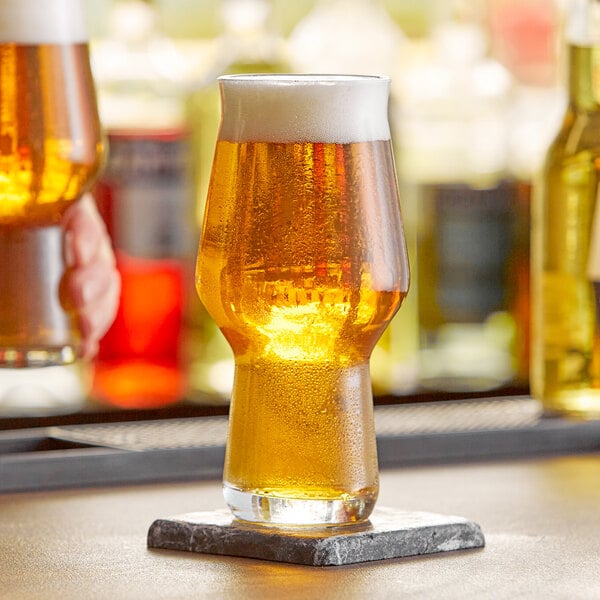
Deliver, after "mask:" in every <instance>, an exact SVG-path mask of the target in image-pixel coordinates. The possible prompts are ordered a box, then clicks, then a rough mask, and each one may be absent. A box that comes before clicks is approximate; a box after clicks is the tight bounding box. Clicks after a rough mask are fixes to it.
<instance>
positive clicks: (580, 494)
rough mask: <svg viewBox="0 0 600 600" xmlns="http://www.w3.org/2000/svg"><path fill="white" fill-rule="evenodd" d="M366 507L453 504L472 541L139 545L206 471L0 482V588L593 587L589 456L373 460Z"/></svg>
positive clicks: (415, 593)
mask: <svg viewBox="0 0 600 600" xmlns="http://www.w3.org/2000/svg"><path fill="white" fill-rule="evenodd" d="M379 505H380V506H390V507H395V508H401V509H406V510H419V511H430V512H437V513H445V514H452V515H461V516H464V517H467V518H469V519H472V520H474V521H476V522H477V523H479V524H480V525H481V527H482V529H483V532H484V534H485V536H486V543H487V545H486V547H485V548H484V549H481V550H469V551H461V552H455V553H446V554H437V555H429V556H425V557H416V558H410V559H399V560H389V561H381V562H373V563H366V564H360V565H351V566H345V567H326V568H319V567H302V566H295V565H289V564H281V563H273V562H266V561H258V560H252V559H239V558H228V557H217V556H206V555H190V554H186V553H177V552H171V551H164V550H149V549H147V548H146V533H147V530H148V527H149V526H150V524H151V523H152V521H153V520H154V519H155V518H157V517H164V516H169V515H176V514H181V513H186V512H193V511H198V510H211V509H214V508H221V507H222V506H223V501H222V497H221V490H220V483H219V482H218V481H209V482H197V483H186V484H181V483H178V484H172V485H170V484H161V485H139V486H130V487H113V488H100V489H98V488H94V489H82V490H68V491H57V492H39V493H22V494H4V495H0V598H1V599H2V600H13V599H14V600H17V599H18V600H21V599H36V600H37V599H40V598H43V599H50V600H52V599H54V598H56V599H57V600H58V599H60V600H63V599H64V600H69V599H78V600H79V599H92V598H93V599H95V598H98V599H104V598H107V599H111V600H120V599H129V598H139V599H144V600H150V599H154V598H168V599H179V598H215V599H217V598H218V599H221V598H224V599H228V598H231V599H237V598H239V599H243V600H247V599H253V598H259V599H260V600H269V599H271V598H272V599H277V600H281V599H283V600H293V599H296V598H297V599H303V600H304V599H312V598H327V599H329V598H334V599H335V598H340V599H344V600H349V599H354V598H367V599H369V600H375V599H378V598H404V597H410V598H445V599H447V598H477V599H487V598H490V599H501V598H511V599H514V598H535V599H538V598H540V599H546V598H561V599H562V598H564V599H565V600H566V599H568V600H578V599H588V598H589V599H590V600H591V599H598V598H600V455H599V454H594V455H591V454H588V455H582V456H564V457H557V458H545V459H536V460H522V461H521V460H513V461H505V462H495V463H471V464H458V465H449V466H431V467H415V468H404V469H394V470H383V471H382V473H381V493H380V499H379Z"/></svg>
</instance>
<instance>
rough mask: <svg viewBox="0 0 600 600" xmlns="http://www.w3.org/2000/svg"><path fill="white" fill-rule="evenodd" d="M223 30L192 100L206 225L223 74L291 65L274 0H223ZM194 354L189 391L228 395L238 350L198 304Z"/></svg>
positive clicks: (190, 346) (193, 317)
mask: <svg viewBox="0 0 600 600" xmlns="http://www.w3.org/2000/svg"><path fill="white" fill-rule="evenodd" d="M220 10H221V19H222V27H223V32H222V34H221V35H220V36H219V38H218V39H217V40H216V42H215V44H216V50H215V51H214V52H213V54H214V55H215V56H216V57H218V59H217V60H215V62H214V64H213V65H212V68H211V69H210V73H209V75H208V76H207V77H206V84H205V85H204V86H202V88H201V89H199V90H198V91H196V93H194V94H193V95H192V96H191V97H190V99H189V100H188V104H187V110H188V114H189V115H190V116H189V119H190V120H191V121H193V122H194V124H195V127H194V131H193V147H194V150H193V155H194V157H195V159H194V167H195V171H196V172H195V178H196V182H197V203H196V224H197V227H198V231H199V230H200V229H201V224H202V218H203V214H204V205H205V202H206V192H207V190H208V182H209V179H210V171H211V167H212V161H213V155H214V150H215V144H216V140H217V133H218V129H219V123H220V119H221V105H220V99H219V90H218V86H217V77H218V76H219V75H223V74H234V73H285V72H288V71H289V68H290V67H289V63H288V60H287V54H286V47H285V41H284V40H283V38H282V36H281V35H280V34H279V33H278V32H277V31H276V29H275V27H274V25H273V23H272V3H271V1H270V0H221V2H220ZM186 347H187V351H186V353H187V355H188V356H189V357H190V359H189V361H190V362H189V378H188V396H189V398H190V399H191V400H192V401H196V402H203V401H206V394H208V395H209V398H210V400H211V401H213V402H214V401H218V400H219V399H221V400H222V401H227V400H228V399H229V397H230V393H231V386H232V382H233V371H234V364H233V353H232V352H231V348H230V346H229V344H228V343H227V341H226V340H225V338H224V337H223V334H222V333H221V332H220V331H219V329H218V327H217V326H216V325H215V323H214V321H213V320H212V318H211V317H210V316H209V315H208V313H207V312H206V310H205V309H204V307H203V306H202V305H201V304H200V302H199V301H198V303H196V304H194V305H193V310H192V311H191V312H190V314H189V322H188V323H187V327H186Z"/></svg>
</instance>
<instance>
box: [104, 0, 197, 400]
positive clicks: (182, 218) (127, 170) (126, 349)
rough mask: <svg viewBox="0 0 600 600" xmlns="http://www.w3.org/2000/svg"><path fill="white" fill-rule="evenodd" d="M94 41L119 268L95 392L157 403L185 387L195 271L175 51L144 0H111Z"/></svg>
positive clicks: (109, 218) (108, 213) (186, 138)
mask: <svg viewBox="0 0 600 600" xmlns="http://www.w3.org/2000/svg"><path fill="white" fill-rule="evenodd" d="M109 19H110V36H109V37H108V38H107V39H104V40H99V41H98V42H97V43H96V45H95V46H94V48H93V61H94V62H93V66H94V74H95V77H96V81H97V83H98V86H99V103H100V113H101V119H102V121H103V123H104V126H105V127H106V129H107V132H108V138H109V159H108V164H107V166H106V169H105V172H104V175H103V177H102V179H101V181H100V182H99V184H98V186H97V189H96V200H97V203H98V206H99V209H100V211H101V213H102V214H103V216H104V218H105V220H106V223H107V226H108V230H109V233H110V234H111V236H112V239H113V243H114V247H115V251H116V255H117V265H118V268H119V271H120V273H121V277H122V295H121V302H120V306H119V310H118V314H117V317H116V320H115V322H114V324H113V326H112V327H111V329H110V330H109V331H108V333H107V334H106V336H105V337H104V339H103V340H102V341H101V343H100V350H99V354H98V357H97V361H96V365H95V373H94V380H93V395H94V396H95V397H96V398H97V399H99V400H101V401H104V402H107V403H110V404H113V405H117V406H121V407H132V408H133V407H135V408H141V407H152V406H161V405H165V404H169V403H172V402H176V401H177V400H180V399H181V398H182V396H183V394H184V392H185V386H186V380H185V369H184V357H183V354H182V348H183V320H184V312H185V310H186V302H187V295H188V290H191V285H190V283H189V282H190V281H193V274H192V273H193V271H192V244H191V241H192V239H191V223H192V221H193V210H192V201H193V187H192V177H191V168H190V147H191V140H190V133H189V129H188V126H187V122H186V112H185V94H184V91H183V82H182V81H181V78H182V76H183V75H182V71H183V69H184V64H183V60H182V59H181V57H180V56H179V55H178V53H177V51H176V49H175V48H174V47H173V45H172V44H171V43H170V42H169V40H168V39H166V38H164V37H162V36H161V35H160V33H159V32H158V30H157V26H156V13H155V10H154V8H153V6H152V4H151V3H150V2H143V1H141V0H118V1H116V2H115V3H114V4H113V7H112V11H111V14H110V17H109Z"/></svg>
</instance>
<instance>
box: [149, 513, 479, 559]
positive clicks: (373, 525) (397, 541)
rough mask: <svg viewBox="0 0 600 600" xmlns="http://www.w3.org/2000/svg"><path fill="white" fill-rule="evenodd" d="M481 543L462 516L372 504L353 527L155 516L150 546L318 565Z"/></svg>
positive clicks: (217, 516)
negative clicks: (365, 516) (362, 520)
mask: <svg viewBox="0 0 600 600" xmlns="http://www.w3.org/2000/svg"><path fill="white" fill-rule="evenodd" d="M484 545H485V539H484V536H483V533H482V531H481V528H480V527H479V525H478V524H477V523H474V522H472V521H468V520H467V519H464V518H462V517H451V516H446V515H438V514H433V513H426V512H408V511H400V510H392V509H388V508H376V509H375V510H374V511H373V514H372V515H371V518H370V520H369V521H368V522H366V523H364V524H360V525H354V526H344V527H324V528H295V529H290V528H287V529H286V528H281V527H275V526H264V525H263V526H261V525H253V524H251V523H244V522H241V521H237V520H235V519H234V518H233V517H232V516H231V513H230V512H229V511H228V510H217V511H211V512H194V513H188V514H184V515H179V516H175V517H168V518H165V519H157V520H156V521H154V523H152V525H151V526H150V530H149V531H148V547H149V548H163V549H167V550H182V551H185V552H198V553H203V554H220V555H226V556H239V557H246V558H259V559H263V560H273V561H279V562H286V563H295V564H300V565H312V566H316V567H326V566H338V565H346V564H352V563H360V562H368V561H373V560H383V559H388V558H400V557H405V556H417V555H421V554H433V553H436V552H448V551H451V550H464V549H467V548H480V547H482V546H484Z"/></svg>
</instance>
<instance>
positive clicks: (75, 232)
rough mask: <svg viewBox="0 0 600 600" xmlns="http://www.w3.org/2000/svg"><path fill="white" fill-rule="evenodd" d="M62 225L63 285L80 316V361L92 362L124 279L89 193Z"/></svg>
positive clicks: (74, 207)
mask: <svg viewBox="0 0 600 600" xmlns="http://www.w3.org/2000/svg"><path fill="white" fill-rule="evenodd" d="M62 225H63V228H64V231H65V236H64V255H65V263H66V266H67V270H66V272H65V275H64V278H63V282H62V286H63V289H64V290H65V293H66V294H67V296H68V298H69V303H70V304H71V306H72V308H73V309H74V310H75V312H76V313H77V317H78V325H79V329H80V332H81V347H80V358H85V359H89V358H92V357H93V356H94V355H95V354H96V353H97V351H98V342H99V341H100V339H101V338H102V336H103V335H104V334H105V333H106V332H107V330H108V328H109V327H110V326H111V324H112V322H113V321H114V318H115V315H116V313H117V308H118V305H119V295H120V292H121V278H120V276H119V273H118V271H117V268H116V264H115V255H114V252H113V249H112V245H111V242H110V238H109V235H108V232H107V231H106V227H105V225H104V221H103V220H102V217H101V216H100V214H99V213H98V209H97V208H96V204H95V202H94V200H93V198H92V197H91V196H90V195H89V194H86V195H85V196H84V197H83V198H82V199H81V200H79V201H78V202H75V203H74V204H73V205H72V206H70V207H69V209H68V210H67V212H66V213H65V215H64V217H63V220H62Z"/></svg>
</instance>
